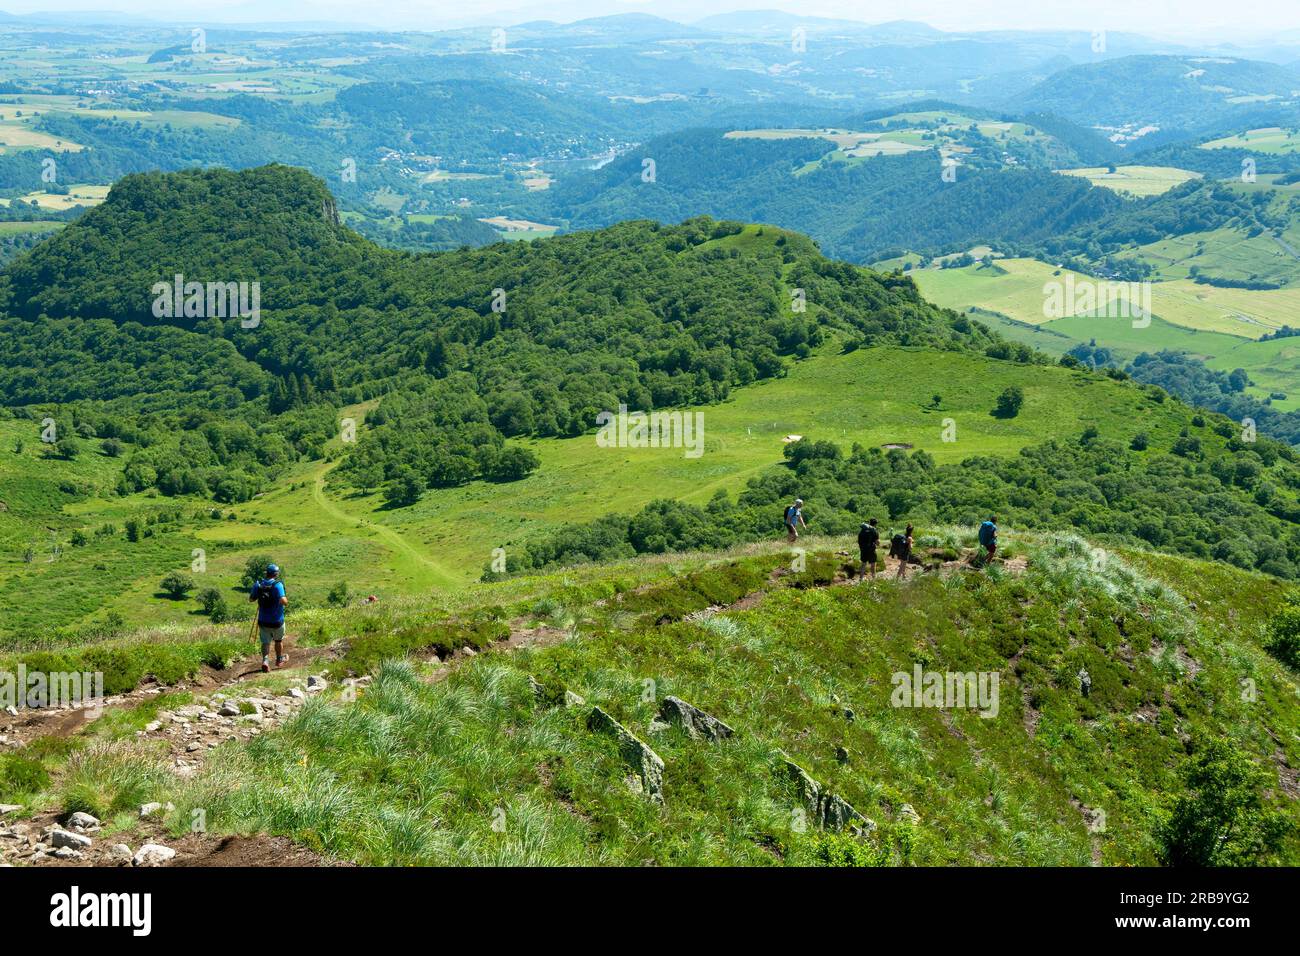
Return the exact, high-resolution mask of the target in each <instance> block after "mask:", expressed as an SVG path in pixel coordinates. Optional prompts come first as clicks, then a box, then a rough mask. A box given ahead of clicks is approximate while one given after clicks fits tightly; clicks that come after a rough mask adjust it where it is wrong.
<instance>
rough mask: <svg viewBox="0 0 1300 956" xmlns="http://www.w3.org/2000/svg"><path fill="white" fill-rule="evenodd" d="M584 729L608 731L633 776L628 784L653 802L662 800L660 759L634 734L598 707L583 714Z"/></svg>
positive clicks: (662, 767) (661, 763)
mask: <svg viewBox="0 0 1300 956" xmlns="http://www.w3.org/2000/svg"><path fill="white" fill-rule="evenodd" d="M587 729H588V730H591V731H594V732H595V733H599V734H608V735H609V736H611V737H613V738H614V739H615V740H616V741H617V742H618V751H619V753H620V754H621V755H622V757H623V759H624V760H625V761H626V762H627V763H628V765H629V766H630V767H631V768H632V769H633V770H634V771H635V775H634V776H633V777H632V778H630V779H629V781H628V783H629V784H630V785H631V786H632V787H633V789H635V790H637V791H638V792H640V793H644V794H645V795H646V796H647V797H648V798H649V799H650V800H653V801H654V802H655V803H663V802H664V793H663V790H664V762H663V761H662V760H661V759H660V758H659V755H658V754H657V753H655V752H654V751H653V750H651V749H650V748H649V747H648V746H647V745H646V744H645V743H643V742H642V741H641V739H640V738H638V737H637V736H636V735H635V734H633V733H632V732H631V731H630V730H628V729H627V728H626V727H624V726H623V725H622V724H620V723H619V722H618V721H617V720H615V719H614V718H613V717H611V716H610V715H609V714H607V713H605V711H603V710H601V709H600V708H599V707H593V708H592V709H591V714H590V715H589V716H588V717H587Z"/></svg>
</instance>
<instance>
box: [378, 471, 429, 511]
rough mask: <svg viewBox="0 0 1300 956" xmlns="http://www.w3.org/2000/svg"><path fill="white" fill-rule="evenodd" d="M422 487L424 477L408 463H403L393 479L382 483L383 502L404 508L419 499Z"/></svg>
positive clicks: (423, 487)
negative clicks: (384, 483)
mask: <svg viewBox="0 0 1300 956" xmlns="http://www.w3.org/2000/svg"><path fill="white" fill-rule="evenodd" d="M424 489H425V485H424V479H423V478H421V477H420V476H419V475H417V474H416V473H415V471H414V470H413V469H412V468H411V467H410V466H409V465H403V466H401V467H400V468H399V469H398V470H397V475H396V476H395V477H394V478H393V480H392V481H390V482H389V483H388V484H386V485H384V503H385V504H386V505H388V506H389V507H390V508H405V507H406V506H407V505H413V504H415V503H416V502H417V501H419V500H420V495H422V494H424Z"/></svg>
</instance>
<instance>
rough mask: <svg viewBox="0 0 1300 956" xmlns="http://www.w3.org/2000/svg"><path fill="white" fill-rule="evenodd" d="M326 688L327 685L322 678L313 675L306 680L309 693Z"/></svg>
mask: <svg viewBox="0 0 1300 956" xmlns="http://www.w3.org/2000/svg"><path fill="white" fill-rule="evenodd" d="M327 686H329V685H328V684H327V683H326V681H325V678H324V677H318V676H316V675H315V674H312V675H311V676H310V677H308V678H307V689H308V690H309V691H318V690H324V689H325V688H326V687H327Z"/></svg>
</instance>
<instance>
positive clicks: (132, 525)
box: [126, 518, 140, 542]
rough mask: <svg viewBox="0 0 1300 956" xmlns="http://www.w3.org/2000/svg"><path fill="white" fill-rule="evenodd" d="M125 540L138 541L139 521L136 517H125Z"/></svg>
mask: <svg viewBox="0 0 1300 956" xmlns="http://www.w3.org/2000/svg"><path fill="white" fill-rule="evenodd" d="M126 540H127V541H132V542H135V541H139V540H140V522H139V520H138V519H136V518H128V519H127V522H126Z"/></svg>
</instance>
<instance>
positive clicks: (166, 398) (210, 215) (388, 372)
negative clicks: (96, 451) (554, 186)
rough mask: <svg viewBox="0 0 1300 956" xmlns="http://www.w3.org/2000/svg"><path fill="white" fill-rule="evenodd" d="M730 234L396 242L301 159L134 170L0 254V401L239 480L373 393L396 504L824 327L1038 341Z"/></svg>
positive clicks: (800, 342) (798, 245) (705, 227)
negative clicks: (297, 162) (97, 201)
mask: <svg viewBox="0 0 1300 956" xmlns="http://www.w3.org/2000/svg"><path fill="white" fill-rule="evenodd" d="M741 232H742V226H741V225H740V224H738V223H731V222H718V221H715V220H712V219H707V218H697V219H691V220H688V221H687V222H684V223H682V224H681V225H679V226H672V227H665V226H660V225H658V224H656V223H652V222H646V221H638V222H628V223H623V224H620V225H618V226H615V227H612V228H610V229H607V230H604V231H601V232H591V233H576V234H572V235H567V236H562V237H558V238H555V239H552V240H548V241H546V242H538V243H504V242H503V243H498V244H495V245H492V246H489V247H486V248H483V249H477V250H459V251H454V252H445V253H441V254H411V253H403V252H396V251H393V250H390V249H385V248H383V247H380V246H376V245H374V244H372V243H370V242H368V241H366V240H365V239H364V238H362V237H360V236H358V235H356V234H354V233H352V232H350V231H349V230H348V229H346V228H345V227H344V226H342V225H341V224H340V222H339V219H338V216H337V212H336V210H335V207H334V201H333V198H332V196H331V195H330V193H329V191H328V189H327V188H326V187H325V185H324V184H323V183H322V182H320V181H319V180H316V179H314V178H313V177H311V176H309V175H307V174H305V173H303V172H302V171H300V170H294V169H290V168H287V167H282V166H268V167H260V168H257V169H253V170H248V171H245V172H241V173H235V172H229V171H224V170H207V171H188V172H183V173H175V174H144V175H136V176H130V177H127V178H125V179H124V180H122V181H121V182H120V183H119V184H118V185H117V187H115V189H114V191H113V194H112V195H111V197H110V198H109V200H108V201H107V202H106V203H105V204H104V205H103V206H101V207H98V208H96V209H94V210H92V211H91V212H89V213H87V214H86V215H85V216H84V217H83V218H82V219H80V220H79V221H78V222H76V223H75V224H73V225H71V226H69V227H68V228H67V229H65V230H64V231H63V232H61V233H60V234H58V235H56V236H54V237H53V238H51V239H50V240H49V241H48V242H46V243H44V244H42V245H41V246H39V247H38V248H37V249H36V250H34V251H33V252H32V253H30V254H28V255H27V256H24V257H22V258H20V259H19V260H17V261H15V262H14V263H13V264H12V265H11V267H10V268H9V269H8V270H6V272H5V274H4V276H3V277H2V278H0V309H3V312H4V314H5V316H6V317H5V318H3V319H2V320H0V321H2V322H3V326H4V332H5V334H4V337H3V339H2V340H0V400H3V402H4V403H5V404H7V405H11V406H39V407H40V408H42V409H44V408H48V407H50V406H54V405H57V406H59V407H60V415H61V416H63V417H65V418H69V421H68V422H67V423H66V424H67V429H66V431H65V433H66V434H68V435H70V436H71V435H74V434H82V435H83V437H84V435H89V436H93V437H95V438H98V439H100V440H103V439H106V438H113V439H115V440H120V441H122V442H124V443H125V446H124V448H122V449H120V450H119V453H124V454H128V455H129V456H130V457H129V459H128V462H127V468H126V472H127V475H126V479H125V482H126V486H127V487H128V488H129V489H130V490H140V489H142V488H147V487H152V486H156V487H158V488H159V489H160V490H162V491H164V492H165V493H181V492H196V493H211V494H214V495H216V496H217V497H219V498H220V499H222V500H242V499H244V498H247V497H249V496H251V495H252V494H255V493H256V492H257V491H258V490H259V489H260V488H261V487H263V486H264V485H265V483H266V482H267V481H268V480H270V479H272V478H273V477H274V475H275V474H276V473H277V471H276V470H277V469H279V468H282V467H283V466H284V464H285V463H286V462H287V461H289V460H292V458H293V457H296V456H301V455H309V456H316V455H319V454H320V449H321V446H322V445H323V443H324V442H325V441H326V440H328V439H329V438H330V437H333V436H334V434H335V433H336V430H337V428H338V425H337V422H336V418H337V410H338V409H339V408H341V407H343V406H346V405H351V404H355V403H358V402H363V401H367V400H371V399H381V401H380V403H379V405H378V408H377V409H375V411H373V412H372V413H371V418H370V424H371V425H372V426H373V427H372V428H369V429H367V430H366V434H365V436H364V437H363V439H362V440H361V441H359V442H358V443H357V444H356V446H355V447H354V448H352V449H350V455H349V459H348V461H347V462H345V464H344V466H343V468H342V469H341V474H342V475H343V476H344V477H346V478H348V479H349V480H351V481H353V482H354V483H355V484H356V485H357V487H360V488H373V487H377V486H380V485H383V486H384V487H385V488H386V490H389V491H390V492H391V496H392V498H393V500H394V501H395V502H409V501H410V500H413V498H415V497H418V495H419V493H420V492H421V491H422V490H423V489H424V488H425V487H442V486H447V485H454V484H460V483H463V482H464V481H469V480H474V479H475V478H484V479H488V480H495V481H504V480H511V479H513V478H518V477H522V476H523V475H524V474H527V473H528V472H529V471H530V470H531V469H532V468H534V467H536V461H535V459H533V458H532V456H530V455H527V454H524V453H522V452H521V450H518V449H514V448H512V447H511V446H509V445H508V444H507V443H506V439H508V438H511V437H515V436H529V435H535V436H554V435H578V434H582V433H583V432H586V431H588V430H590V429H592V428H594V427H595V425H596V416H597V415H598V414H599V413H600V412H601V411H602V410H606V409H612V408H615V407H617V406H618V405H619V404H620V403H624V404H627V405H629V406H631V407H634V408H638V409H642V410H650V409H654V408H663V407H667V406H683V405H691V404H707V403H710V402H715V401H719V400H721V399H724V398H726V397H727V395H728V393H729V392H730V390H731V389H732V388H734V387H737V386H743V385H746V384H748V383H750V382H754V381H758V380H761V379H765V378H771V377H773V376H778V375H781V374H783V371H784V369H785V367H786V364H787V363H788V362H789V361H791V360H792V359H797V358H798V357H801V356H806V355H808V354H810V352H811V350H812V349H813V348H815V347H817V346H818V345H819V344H820V343H821V342H822V341H823V340H824V338H825V336H826V334H827V332H828V330H832V329H834V330H837V331H839V332H842V333H844V334H845V335H848V336H850V337H852V338H853V340H854V341H855V342H858V343H863V344H866V343H883V342H892V343H899V344H912V345H933V346H935V347H940V348H974V349H980V350H993V351H996V352H997V353H998V354H1004V355H1014V356H1017V357H1020V358H1022V359H1025V360H1028V359H1029V358H1030V357H1031V356H1030V353H1029V351H1028V350H1027V349H1026V348H1024V347H1023V346H1007V345H1006V344H1005V343H1002V342H1000V341H999V340H997V339H996V337H995V336H993V335H992V334H991V333H989V332H987V331H986V330H984V329H983V328H982V327H981V326H978V325H976V324H973V323H970V322H969V321H967V320H966V319H964V318H961V317H959V316H957V315H956V314H954V313H951V312H945V311H944V310H940V309H936V308H934V307H933V306H930V305H929V304H927V303H925V302H924V301H923V300H922V299H921V298H920V296H919V294H918V293H917V291H916V289H915V287H914V286H913V284H912V283H911V282H910V280H908V279H905V278H903V277H901V276H897V275H895V276H882V275H877V274H874V273H871V272H867V271H864V270H861V269H856V268H854V267H852V266H849V265H846V264H844V263H838V262H834V261H831V260H828V259H825V258H823V257H822V256H821V255H820V254H819V253H818V252H817V250H816V248H815V246H814V245H813V244H812V243H811V242H809V241H808V240H807V239H806V238H804V237H802V236H798V235H795V234H792V233H785V232H781V231H779V230H774V229H770V228H769V229H766V230H764V229H759V230H756V231H754V230H751V234H750V235H749V236H747V237H746V239H747V241H745V242H737V241H732V240H734V239H736V238H738V237H739V235H740V233H741ZM177 235H183V236H185V237H186V241H185V242H184V243H176V242H175V237H176V236H177ZM175 276H181V277H182V279H183V282H184V283H186V284H188V283H195V284H197V286H196V287H197V288H198V289H199V290H200V292H199V294H198V295H197V296H196V297H194V298H191V297H190V296H189V292H188V291H186V296H185V303H186V305H187V306H188V305H193V306H194V308H193V309H189V308H185V309H181V310H178V311H176V312H175V315H174V316H172V315H170V314H169V315H160V314H159V308H158V297H159V296H158V291H157V289H158V286H159V283H161V284H162V287H163V288H164V290H165V294H164V295H163V296H162V298H163V299H164V300H167V302H170V300H171V299H172V298H173V294H172V287H173V285H174V277H175ZM241 282H242V283H246V284H248V285H250V286H251V285H252V284H253V283H256V284H257V287H258V289H259V290H260V305H259V312H258V314H257V316H256V317H255V321H254V322H253V323H251V324H250V323H249V322H247V321H245V318H246V317H245V316H244V315H242V314H234V313H231V312H228V313H227V314H226V315H224V316H221V315H213V314H210V310H209V309H208V308H206V306H207V304H208V299H205V297H204V295H203V292H204V291H205V290H210V289H211V287H212V286H213V285H214V284H226V283H241ZM186 289H187V290H188V286H186ZM795 289H799V290H802V298H801V299H800V300H799V301H800V306H799V307H798V308H796V307H795V305H794V302H795V297H794V296H793V294H792V290H795ZM207 294H208V296H210V295H211V292H210V291H208V292H207ZM803 303H806V307H805V306H804V305H803ZM169 312H170V310H169ZM30 414H33V415H34V414H35V412H31V413H30ZM137 416H145V417H144V418H138V417H137ZM232 420H233V421H234V422H235V423H236V424H230V423H231V421H232ZM232 429H233V431H232ZM178 433H179V437H178ZM254 436H256V437H257V439H258V440H257V441H255V442H254V441H253V440H252V439H253V437H254ZM73 447H74V448H75V446H73Z"/></svg>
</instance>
